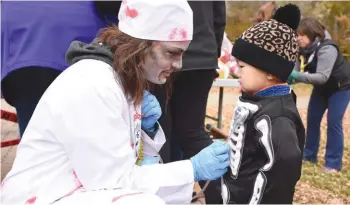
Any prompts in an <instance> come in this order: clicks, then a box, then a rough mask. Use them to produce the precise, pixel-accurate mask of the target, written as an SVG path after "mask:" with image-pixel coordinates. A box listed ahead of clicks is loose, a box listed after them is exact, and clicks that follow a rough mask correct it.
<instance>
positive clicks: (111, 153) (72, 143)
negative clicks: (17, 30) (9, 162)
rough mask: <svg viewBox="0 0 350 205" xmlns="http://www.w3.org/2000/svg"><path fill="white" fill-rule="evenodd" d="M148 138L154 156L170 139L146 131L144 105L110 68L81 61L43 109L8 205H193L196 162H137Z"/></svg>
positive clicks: (16, 168)
mask: <svg viewBox="0 0 350 205" xmlns="http://www.w3.org/2000/svg"><path fill="white" fill-rule="evenodd" d="M140 133H141V138H142V139H143V140H144V141H145V148H144V150H145V151H146V152H148V154H151V155H152V154H156V152H158V151H159V149H160V148H161V147H162V145H163V144H164V142H165V137H164V133H163V131H162V129H161V128H160V129H159V130H158V132H157V134H156V136H155V138H154V140H151V138H149V137H148V136H147V135H146V134H145V133H144V132H143V131H141V107H140V106H139V107H136V108H135V107H134V106H133V103H130V102H128V101H127V99H126V97H125V95H124V93H123V91H122V88H121V87H120V85H119V84H118V83H117V80H116V77H115V75H114V71H113V69H112V68H111V67H110V66H109V65H108V64H106V63H104V62H102V61H98V60H87V59H86V60H81V61H79V62H78V63H76V64H74V65H72V66H70V67H69V68H68V69H67V70H66V71H64V72H63V73H62V74H61V75H60V76H59V77H58V78H57V79H56V80H55V81H54V82H53V83H52V84H51V86H50V87H49V88H48V89H47V91H46V92H45V93H44V95H43V97H42V98H41V100H40V102H39V104H38V105H37V107H36V109H35V111H34V114H33V117H32V118H31V120H30V122H29V124H28V127H27V129H26V131H25V133H24V135H23V138H22V141H21V143H20V144H19V146H18V148H17V155H16V159H15V162H14V165H13V167H12V170H11V171H10V172H9V173H8V175H7V176H6V178H5V179H4V181H3V183H2V187H1V192H2V193H1V202H2V203H1V204H3V205H9V204H14V205H20V204H26V203H27V204H130V203H133V202H135V203H136V202H140V201H141V202H142V203H145V204H159V203H158V202H162V201H164V202H166V203H189V202H190V201H191V198H192V191H193V184H194V176H193V168H192V164H191V162H190V161H189V160H185V161H179V162H173V163H169V164H153V165H144V166H138V165H135V162H136V160H137V156H136V153H137V149H138V148H139V144H140V143H138V141H139V138H140ZM122 196H125V197H124V199H123V200H124V201H123V200H121V199H122V198H123V197H122ZM159 198H160V199H161V200H160V199H159ZM94 202H96V203H94ZM117 202H118V203H117ZM162 203H163V202H162Z"/></svg>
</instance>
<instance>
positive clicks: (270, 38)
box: [222, 4, 305, 204]
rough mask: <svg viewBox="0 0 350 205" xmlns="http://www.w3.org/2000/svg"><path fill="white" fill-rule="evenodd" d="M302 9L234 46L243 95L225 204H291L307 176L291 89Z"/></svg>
mask: <svg viewBox="0 0 350 205" xmlns="http://www.w3.org/2000/svg"><path fill="white" fill-rule="evenodd" d="M299 20H300V11H299V8H298V7H297V6H295V5H292V4H288V5H286V6H284V7H281V8H279V9H278V10H277V11H276V13H275V14H274V16H273V19H270V20H267V21H263V22H261V23H259V24H257V25H254V26H252V27H250V28H249V29H247V30H246V31H245V32H244V33H243V34H242V35H241V36H240V37H239V38H238V39H237V40H236V42H235V43H234V46H233V49H232V55H233V56H234V57H236V58H237V60H238V64H239V66H240V69H239V71H238V76H239V81H240V83H241V87H242V89H243V95H242V96H241V97H240V98H239V100H238V102H237V104H236V108H235V110H234V118H233V121H232V124H231V128H230V133H229V135H230V138H229V144H230V146H231V153H230V169H229V171H228V172H227V173H226V174H225V175H224V177H223V178H222V196H223V201H224V203H225V204H232V203H233V204H259V203H261V204H275V203H278V204H285V203H287V204H291V203H292V201H293V195H294V189H295V185H296V183H297V181H298V180H299V178H300V174H301V165H302V153H303V146H304V138H305V133H304V126H303V124H302V121H301V119H300V116H299V113H298V110H297V108H296V102H295V95H294V93H293V92H292V91H291V88H290V87H289V85H288V84H286V81H287V78H288V76H289V74H290V73H291V72H292V70H293V66H294V63H295V61H296V59H297V57H298V44H297V37H296V34H295V29H296V28H297V27H298V24H299Z"/></svg>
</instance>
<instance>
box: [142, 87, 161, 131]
mask: <svg viewBox="0 0 350 205" xmlns="http://www.w3.org/2000/svg"><path fill="white" fill-rule="evenodd" d="M141 113H142V119H141V127H142V129H144V130H148V131H151V132H154V131H155V127H156V126H155V124H156V123H157V121H158V119H159V118H160V116H161V115H162V109H161V107H160V105H159V102H158V100H157V98H156V97H155V96H154V95H152V94H151V93H150V92H148V91H144V92H143V99H142V105H141Z"/></svg>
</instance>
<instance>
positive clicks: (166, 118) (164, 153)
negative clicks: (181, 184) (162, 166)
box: [151, 85, 172, 163]
mask: <svg viewBox="0 0 350 205" xmlns="http://www.w3.org/2000/svg"><path fill="white" fill-rule="evenodd" d="M151 93H152V94H153V95H155V97H156V98H157V100H158V102H159V104H160V106H161V108H162V116H161V117H160V118H159V120H158V122H159V124H160V125H161V127H162V129H163V132H164V134H165V138H166V142H165V143H164V145H163V147H162V148H161V150H160V151H159V154H160V156H161V158H162V161H163V163H168V162H171V142H170V141H171V131H172V127H171V122H172V119H171V109H169V108H170V106H171V101H170V100H169V101H168V103H167V102H166V91H165V85H155V86H154V87H153V89H152V90H151Z"/></svg>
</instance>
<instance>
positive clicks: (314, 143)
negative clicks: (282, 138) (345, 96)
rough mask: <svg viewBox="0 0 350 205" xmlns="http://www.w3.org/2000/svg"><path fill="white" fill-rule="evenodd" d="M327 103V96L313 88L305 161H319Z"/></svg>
mask: <svg viewBox="0 0 350 205" xmlns="http://www.w3.org/2000/svg"><path fill="white" fill-rule="evenodd" d="M327 104H328V102H327V99H326V97H324V96H323V95H322V93H320V92H318V91H317V90H315V89H313V91H312V94H311V97H310V102H309V106H308V110H307V126H306V142H305V149H304V160H305V161H310V162H317V153H318V148H319V145H320V125H321V120H322V116H323V114H324V112H325V111H326V109H327V106H328V105H327Z"/></svg>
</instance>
